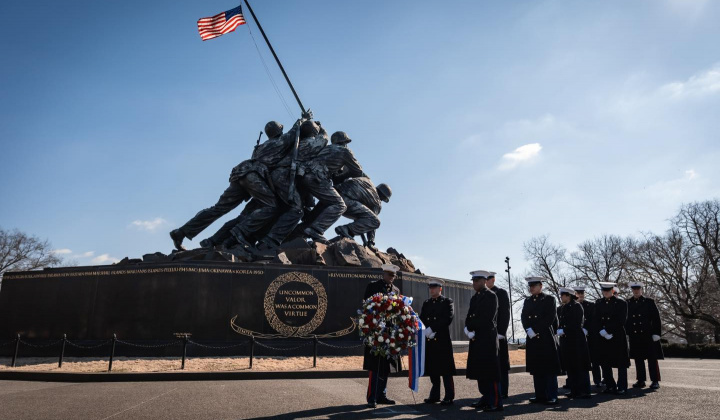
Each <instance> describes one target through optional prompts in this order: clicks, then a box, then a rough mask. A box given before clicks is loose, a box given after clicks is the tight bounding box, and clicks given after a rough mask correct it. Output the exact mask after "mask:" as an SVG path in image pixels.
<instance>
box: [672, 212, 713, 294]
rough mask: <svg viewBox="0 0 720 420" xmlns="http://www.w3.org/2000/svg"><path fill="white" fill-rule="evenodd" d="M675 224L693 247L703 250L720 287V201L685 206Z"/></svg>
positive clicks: (676, 217)
mask: <svg viewBox="0 0 720 420" xmlns="http://www.w3.org/2000/svg"><path fill="white" fill-rule="evenodd" d="M673 224H674V225H675V226H677V227H678V228H679V229H680V230H682V231H683V232H684V233H685V235H686V236H687V238H688V239H689V240H690V242H691V243H692V244H693V245H695V246H698V247H700V248H702V249H703V251H704V253H705V258H707V259H708V263H709V264H710V269H711V270H712V273H713V275H714V278H715V282H717V284H718V285H720V200H718V199H714V200H708V201H702V202H696V203H690V204H685V205H683V206H682V207H681V208H680V212H679V213H678V214H677V216H675V218H674V219H673Z"/></svg>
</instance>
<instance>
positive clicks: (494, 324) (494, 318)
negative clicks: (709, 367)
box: [364, 265, 663, 411]
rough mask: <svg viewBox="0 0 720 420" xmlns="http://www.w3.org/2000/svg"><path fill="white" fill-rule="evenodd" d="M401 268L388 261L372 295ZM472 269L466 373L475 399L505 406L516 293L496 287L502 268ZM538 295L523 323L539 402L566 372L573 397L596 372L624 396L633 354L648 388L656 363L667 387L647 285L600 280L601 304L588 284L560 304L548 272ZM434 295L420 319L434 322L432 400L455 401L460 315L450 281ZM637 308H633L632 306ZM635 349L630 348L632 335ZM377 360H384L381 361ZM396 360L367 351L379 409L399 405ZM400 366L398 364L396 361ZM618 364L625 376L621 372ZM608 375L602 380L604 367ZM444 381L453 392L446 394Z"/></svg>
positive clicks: (581, 394) (565, 291) (566, 292)
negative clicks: (620, 288)
mask: <svg viewBox="0 0 720 420" xmlns="http://www.w3.org/2000/svg"><path fill="white" fill-rule="evenodd" d="M396 271H397V267H395V266H392V265H384V266H383V280H380V281H377V282H373V283H370V284H369V285H368V287H367V289H366V291H365V297H366V298H367V297H369V296H372V295H373V294H375V293H378V292H383V293H389V292H395V293H399V289H398V288H397V287H396V286H394V285H393V284H392V283H393V280H394V279H395V276H396ZM470 274H471V275H472V282H473V289H474V290H475V294H474V295H473V297H472V298H471V300H470V307H469V309H468V313H467V316H466V318H465V334H466V335H467V337H468V339H469V347H470V348H469V351H468V360H467V369H466V376H467V378H469V379H473V380H476V381H477V383H478V390H479V391H480V393H481V396H482V397H481V398H480V400H478V401H476V402H474V403H473V404H472V406H473V407H476V408H480V409H482V410H483V411H502V410H503V403H502V401H503V399H504V398H507V395H508V386H509V383H508V373H509V370H510V358H509V352H508V343H507V338H506V334H507V329H508V326H509V323H510V299H509V297H508V293H507V291H505V290H503V289H501V288H498V287H497V286H495V274H496V273H494V272H491V271H484V270H477V271H473V272H471V273H470ZM526 281H527V282H528V289H529V292H530V296H529V297H528V298H526V299H525V302H524V304H523V310H522V315H521V319H522V325H523V328H524V329H525V331H526V333H527V340H526V370H527V371H528V372H529V373H530V374H531V375H532V376H533V382H534V387H535V397H533V398H530V402H532V403H542V404H548V405H553V404H557V403H558V400H557V398H558V383H557V376H558V375H560V374H562V372H563V371H564V372H566V373H567V375H568V384H567V385H568V387H569V388H570V392H569V393H568V394H566V396H568V397H570V398H589V397H590V394H591V391H590V376H589V372H590V371H592V372H593V379H594V381H595V384H596V385H600V384H601V382H604V384H605V390H604V391H603V392H604V393H616V394H624V393H625V392H626V390H627V368H628V367H629V366H630V357H633V358H634V359H635V363H636V368H637V382H636V383H635V384H634V385H633V386H634V387H644V386H645V380H646V377H645V375H646V373H645V372H646V371H645V363H644V360H648V366H649V368H650V380H651V381H652V385H651V388H655V389H656V388H659V381H660V369H659V365H658V362H657V360H658V359H662V357H663V356H662V350H661V348H660V343H659V340H660V317H659V313H658V310H657V307H656V306H655V303H654V302H653V301H652V299H648V298H645V297H643V296H642V287H643V285H642V284H641V283H631V284H630V286H631V288H632V290H633V297H632V298H631V299H630V300H629V301H627V302H626V301H624V300H622V299H620V298H618V297H617V296H616V295H615V294H614V293H613V288H614V287H615V284H614V283H600V287H601V290H602V293H603V297H602V298H601V299H598V300H597V301H596V302H595V303H590V302H588V301H586V300H585V298H584V296H585V294H584V292H585V289H584V287H576V288H574V289H573V288H562V289H561V290H560V298H561V301H562V302H561V303H562V305H561V306H560V307H559V308H556V303H555V299H554V298H553V297H552V296H551V295H548V294H545V293H543V292H542V283H543V281H544V279H543V278H541V277H528V278H527V279H526ZM428 287H429V294H430V298H429V299H427V300H426V301H425V302H424V303H423V306H422V309H421V311H420V319H421V321H422V322H423V324H424V325H425V326H426V327H427V329H426V337H427V339H428V341H427V347H426V351H425V354H426V357H425V375H427V376H429V377H430V381H431V383H432V388H431V390H430V396H429V398H427V399H425V403H428V404H434V403H438V402H439V403H440V404H443V405H450V404H453V400H454V398H455V387H454V382H453V375H455V373H456V369H455V360H454V357H453V349H452V341H451V338H450V329H449V326H450V324H451V323H452V321H453V318H454V304H453V301H452V299H450V298H447V297H445V296H443V295H442V281H441V280H435V279H432V280H430V281H429V282H428ZM628 308H629V309H628ZM626 331H627V334H628V335H629V336H630V338H629V343H630V351H629V353H628V338H627V336H626ZM376 359H377V360H376ZM392 363H396V362H393V361H391V360H388V359H381V358H378V357H377V356H373V355H372V354H369V352H367V349H366V355H365V363H364V369H366V370H369V371H370V378H369V384H368V392H367V401H368V405H369V406H371V407H375V406H376V404H377V403H379V404H394V403H395V402H394V401H393V400H390V399H389V398H387V396H386V386H387V376H388V373H389V372H390V367H391V364H392ZM395 367H398V366H395ZM613 368H617V369H618V381H617V382H616V381H615V379H614V377H613V370H612V369H613ZM600 371H601V372H602V378H603V379H602V380H601V377H600V375H601V372H600ZM441 381H442V383H443V385H444V388H445V396H444V398H443V399H440V384H441Z"/></svg>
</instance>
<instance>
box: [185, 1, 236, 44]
mask: <svg viewBox="0 0 720 420" xmlns="http://www.w3.org/2000/svg"><path fill="white" fill-rule="evenodd" d="M245 23H246V22H245V17H244V16H243V14H242V8H241V7H240V6H238V7H236V8H234V9H231V10H228V11H227V12H222V13H218V14H217V15H215V16H211V17H206V18H201V19H199V20H198V23H197V24H198V32H199V33H200V37H201V38H202V40H203V41H207V40H208V39H213V38H217V37H219V36H220V35H224V34H226V33H229V32H232V31H234V30H235V28H237V27H238V26H240V25H244V24H245Z"/></svg>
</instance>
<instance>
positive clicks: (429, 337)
mask: <svg viewBox="0 0 720 420" xmlns="http://www.w3.org/2000/svg"><path fill="white" fill-rule="evenodd" d="M435 334H437V333H436V332H433V333H432V334H431V335H428V339H430V340H432V339H433V338H435Z"/></svg>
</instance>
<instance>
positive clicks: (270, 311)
mask: <svg viewBox="0 0 720 420" xmlns="http://www.w3.org/2000/svg"><path fill="white" fill-rule="evenodd" d="M291 282H299V283H305V284H307V285H308V286H310V287H311V288H312V289H313V291H314V292H315V295H317V299H318V302H317V309H316V311H315V316H313V318H312V319H311V320H310V322H308V323H307V324H304V325H301V326H299V327H293V326H290V325H287V324H285V323H284V322H282V321H281V320H280V318H278V316H277V313H276V312H275V294H276V293H277V291H278V290H279V289H280V288H281V287H282V286H284V285H285V284H287V283H291ZM263 306H264V307H265V318H267V320H268V322H269V323H270V326H271V327H272V328H273V329H274V330H275V331H277V332H279V333H280V334H283V335H285V336H287V337H299V336H303V335H307V334H309V333H311V332H313V331H315V330H316V329H317V327H319V326H320V324H322V322H323V320H325V313H326V312H327V294H325V288H324V287H323V285H322V283H320V282H319V281H318V279H316V278H315V277H313V276H311V275H309V274H306V273H301V272H298V271H291V272H289V273H285V274H282V275H280V276H278V277H277V278H276V279H275V280H273V282H272V283H270V286H269V287H268V289H267V291H266V292H265V300H264V302H263Z"/></svg>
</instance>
